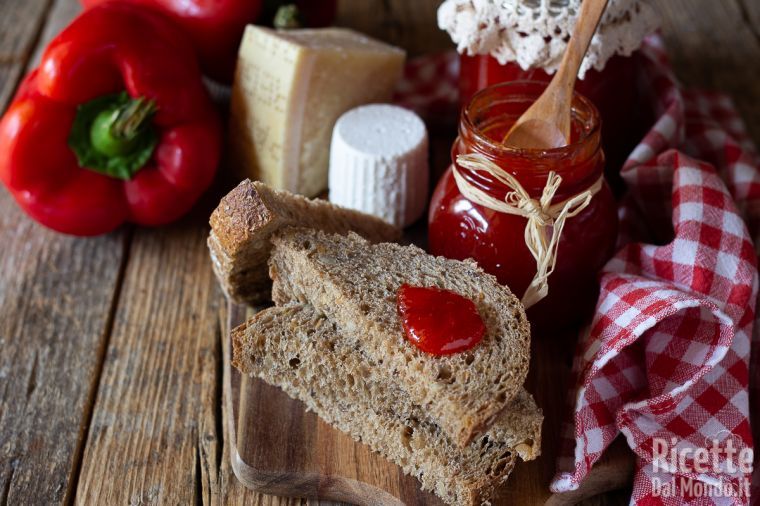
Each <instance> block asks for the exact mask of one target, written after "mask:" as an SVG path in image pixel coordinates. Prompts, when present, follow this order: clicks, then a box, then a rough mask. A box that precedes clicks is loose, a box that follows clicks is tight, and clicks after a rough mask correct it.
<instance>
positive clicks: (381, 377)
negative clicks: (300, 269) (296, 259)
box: [232, 305, 543, 506]
mask: <svg viewBox="0 0 760 506" xmlns="http://www.w3.org/2000/svg"><path fill="white" fill-rule="evenodd" d="M232 337H233V364H234V365H235V366H236V367H237V368H238V369H240V370H241V371H242V372H243V373H246V374H251V375H255V376H258V377H261V378H262V379H263V380H264V381H266V382H268V383H270V384H273V385H276V386H278V387H280V388H282V389H283V390H285V392H286V393H288V395H290V396H291V397H294V398H296V399H299V400H301V401H303V402H304V403H306V405H307V407H308V408H310V409H312V410H313V411H315V412H316V413H317V414H318V415H319V416H320V417H322V418H323V419H324V420H325V421H327V422H328V423H331V424H333V425H334V426H336V427H337V428H338V429H340V430H342V431H344V432H346V433H348V434H349V435H351V436H352V437H353V438H354V439H356V440H358V441H361V442H363V443H365V444H367V445H369V446H370V447H371V448H372V449H373V450H375V451H377V452H379V453H381V454H383V455H384V456H386V457H387V458H388V459H389V460H391V461H392V462H394V463H396V464H398V465H399V466H400V467H401V468H402V469H403V470H404V472H406V473H408V474H411V475H413V476H415V477H417V478H418V479H419V480H420V482H421V483H422V485H423V488H425V489H426V490H430V491H433V492H434V493H435V494H437V495H438V496H439V497H441V498H442V499H443V500H444V501H445V502H446V503H448V504H452V505H468V506H469V505H475V504H481V503H482V502H483V501H487V500H488V499H489V498H490V497H491V494H492V492H493V490H494V488H495V487H497V486H499V485H500V484H501V483H503V482H504V481H506V479H507V477H508V476H509V473H510V472H511V470H512V468H513V466H514V464H515V460H516V457H517V456H520V457H521V458H522V459H523V460H532V459H534V458H536V457H537V456H538V454H539V452H540V448H541V442H540V438H541V422H542V418H543V417H542V415H541V411H540V409H538V407H537V406H536V404H535V402H534V401H533V398H532V397H531V396H530V394H528V393H527V392H526V391H525V390H524V389H520V390H519V391H518V393H517V395H516V396H515V398H514V399H513V400H512V401H511V402H510V403H509V404H508V406H507V408H506V409H505V410H504V411H503V413H502V414H501V415H500V416H499V417H498V418H497V419H496V421H495V422H494V424H493V426H492V427H491V428H490V429H489V430H488V431H487V432H486V433H485V434H484V435H482V436H481V437H480V438H478V439H476V440H474V441H473V442H472V443H471V444H469V445H467V446H465V447H464V448H462V447H460V446H459V445H458V444H454V443H453V442H452V441H451V440H450V439H449V438H448V437H447V436H446V435H445V434H444V433H443V432H442V431H441V430H440V427H439V426H438V425H437V424H436V423H435V421H434V420H433V419H431V418H430V417H429V414H428V413H427V411H426V410H424V409H422V408H421V407H420V406H418V405H415V404H413V403H412V402H411V401H410V400H409V397H408V396H407V395H406V394H405V393H404V392H403V391H402V390H401V389H399V388H398V386H396V385H395V384H394V380H393V378H392V377H390V376H389V375H387V374H386V372H385V370H384V369H383V368H382V367H378V365H377V364H376V363H374V362H372V361H371V360H369V359H367V357H365V356H363V355H362V354H361V352H359V351H357V350H356V349H354V347H353V346H352V344H351V343H352V340H351V339H347V338H345V336H343V335H341V334H340V333H339V331H338V330H337V329H336V326H335V325H334V324H333V323H331V322H330V321H329V320H328V319H327V318H326V317H324V316H322V315H321V314H319V313H318V312H317V311H316V310H315V309H314V308H312V307H311V306H308V305H292V306H283V307H274V308H270V309H266V310H264V311H261V312H260V313H258V314H257V315H256V316H254V317H253V318H251V319H250V320H249V321H248V322H247V323H245V324H243V325H242V326H240V327H238V328H236V329H235V330H234V331H233V332H232Z"/></svg>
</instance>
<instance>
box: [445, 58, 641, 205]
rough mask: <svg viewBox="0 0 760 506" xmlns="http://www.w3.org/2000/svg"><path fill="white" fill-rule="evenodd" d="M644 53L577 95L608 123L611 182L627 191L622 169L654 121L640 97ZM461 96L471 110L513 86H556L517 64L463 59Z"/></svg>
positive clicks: (591, 80) (591, 77)
mask: <svg viewBox="0 0 760 506" xmlns="http://www.w3.org/2000/svg"><path fill="white" fill-rule="evenodd" d="M643 58H644V56H642V54H641V52H640V51H635V52H634V53H633V54H632V55H631V56H621V55H615V56H613V57H612V58H610V59H609V60H608V61H607V63H606V65H605V66H604V69H603V70H601V71H599V70H595V69H589V70H588V71H587V72H586V74H585V76H584V78H583V79H578V80H577V81H576V84H575V86H576V91H578V93H580V94H581V95H584V96H585V97H587V98H588V99H589V100H591V102H592V103H593V104H594V105H595V106H596V107H597V109H598V110H599V113H600V115H601V118H602V145H603V146H604V152H605V154H606V155H607V177H608V179H609V181H610V183H611V184H612V185H613V187H615V189H616V190H618V189H622V179H620V176H619V173H620V168H621V167H622V166H623V163H624V162H625V160H626V158H627V157H628V155H629V154H630V153H631V151H633V148H635V147H636V144H638V142H639V141H640V140H641V139H642V138H643V137H644V134H645V133H646V131H647V129H648V128H649V126H651V123H652V120H653V117H652V114H651V112H650V111H649V108H648V107H644V106H646V104H645V97H644V94H642V93H640V89H641V87H640V85H639V75H640V73H641V72H640V69H641V66H642V59H643ZM459 72H460V73H459V93H460V100H461V104H462V105H464V104H467V103H468V102H469V101H470V99H471V98H472V96H473V95H475V93H476V92H478V91H479V90H482V89H483V88H486V87H487V86H491V85H494V84H499V83H508V82H513V81H525V80H530V81H542V82H547V83H548V82H549V81H551V79H552V77H553V75H549V74H547V73H546V72H544V71H543V70H542V69H531V70H523V69H522V68H521V67H520V65H518V64H517V63H516V62H509V63H507V64H506V65H502V64H500V63H499V62H498V60H496V58H494V57H493V56H490V55H476V56H467V55H461V56H460V71H459Z"/></svg>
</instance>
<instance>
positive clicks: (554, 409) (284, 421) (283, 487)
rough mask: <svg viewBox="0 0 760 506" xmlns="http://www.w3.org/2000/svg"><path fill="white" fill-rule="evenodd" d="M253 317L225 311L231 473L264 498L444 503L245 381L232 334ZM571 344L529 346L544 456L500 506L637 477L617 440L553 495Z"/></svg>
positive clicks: (269, 390)
mask: <svg viewBox="0 0 760 506" xmlns="http://www.w3.org/2000/svg"><path fill="white" fill-rule="evenodd" d="M255 312H256V311H255V310H254V309H252V308H247V307H245V306H242V305H237V304H232V303H230V305H229V319H228V325H229V327H228V329H227V330H228V331H227V334H226V338H225V340H224V342H225V347H224V348H225V350H224V353H225V363H224V367H225V370H224V383H225V392H224V394H225V402H227V403H228V406H227V407H228V412H229V413H231V416H230V417H229V427H228V437H229V440H230V441H231V443H232V444H231V448H232V449H233V451H232V452H231V458H232V468H233V470H234V472H235V475H236V476H237V478H238V479H239V480H240V482H241V483H243V485H245V486H246V487H249V488H251V489H254V490H256V491H259V492H264V493H268V494H274V495H284V496H293V497H316V498H321V499H328V500H335V501H343V502H348V503H353V504H360V505H368V506H369V505H372V506H375V505H379V506H386V505H401V504H408V505H431V506H433V505H435V506H439V505H442V504H443V503H442V502H441V501H440V500H439V499H438V498H437V497H436V496H434V495H433V494H431V493H428V492H423V491H422V490H421V489H420V485H419V482H418V481H417V480H416V479H415V478H412V477H409V476H406V475H404V474H403V473H402V472H401V469H400V468H399V467H398V466H396V465H395V464H392V463H391V462H389V461H387V460H385V459H384V458H383V457H381V456H380V455H378V454H376V453H374V452H372V451H371V450H370V449H369V448H368V447H367V446H365V445H362V444H360V443H357V442H355V441H354V440H353V439H351V438H350V437H349V436H347V435H346V434H343V433H342V432H340V431H338V430H336V429H333V428H332V427H330V426H329V425H328V424H326V423H325V422H323V421H322V420H321V419H319V417H317V416H316V415H315V414H314V413H307V412H306V410H305V409H304V405H303V404H302V403H301V402H300V401H296V400H293V399H291V398H290V397H288V396H287V395H286V394H285V393H284V392H282V391H281V390H279V389H278V388H275V387H272V386H269V385H267V384H266V383H264V382H263V381H261V380H259V379H255V378H249V377H246V376H243V375H242V374H240V373H239V372H238V371H237V369H235V368H234V367H232V366H231V365H230V347H231V343H230V338H229V329H231V328H234V327H235V326H237V325H239V324H240V323H243V322H244V321H245V320H246V319H247V318H248V317H250V316H252V315H253V314H255ZM572 340H573V336H572V335H570V336H556V335H555V336H553V338H551V339H548V338H536V337H534V338H533V344H532V354H531V355H532V359H531V372H530V374H529V377H528V381H527V383H526V387H527V389H528V391H530V392H531V393H532V394H533V395H534V396H535V397H536V401H537V402H538V404H539V406H541V408H542V409H543V411H544V416H545V420H544V425H543V434H542V439H543V442H542V443H543V444H542V456H541V457H540V458H539V459H537V460H534V461H532V462H527V463H522V462H518V464H517V467H516V468H515V470H514V472H513V473H512V476H511V477H510V479H509V481H508V483H507V484H506V485H505V486H504V487H503V488H502V489H501V490H500V491H499V492H498V494H497V498H496V500H495V501H494V504H519V505H526V506H530V505H539V504H553V505H561V504H575V503H577V502H578V501H580V500H582V499H584V498H588V497H592V496H596V495H598V494H601V493H603V492H606V491H610V490H615V489H619V488H622V487H626V486H627V485H628V484H629V483H630V481H631V478H632V476H633V455H632V454H631V452H630V450H628V448H627V447H626V446H625V443H624V442H623V441H622V440H619V441H616V443H615V444H614V445H613V447H612V448H611V449H610V451H608V452H607V455H606V456H605V458H604V459H603V460H602V461H600V462H599V463H598V464H597V465H596V466H595V468H594V470H593V471H592V473H591V475H590V476H589V478H588V479H587V480H586V481H585V482H584V487H583V488H582V489H581V490H579V491H577V492H574V493H572V494H562V495H554V496H552V495H551V494H550V492H549V480H550V479H551V477H552V475H553V473H554V466H555V458H556V455H557V443H558V440H557V439H558V438H557V436H558V435H559V433H560V423H561V417H562V412H563V406H564V405H565V396H566V395H567V392H568V389H569V386H568V376H569V371H570V365H571V360H572Z"/></svg>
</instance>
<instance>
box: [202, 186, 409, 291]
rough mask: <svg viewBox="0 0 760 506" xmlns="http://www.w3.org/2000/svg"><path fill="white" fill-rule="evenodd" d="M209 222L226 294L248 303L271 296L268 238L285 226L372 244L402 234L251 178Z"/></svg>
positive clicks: (379, 222) (213, 257)
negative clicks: (356, 237)
mask: <svg viewBox="0 0 760 506" xmlns="http://www.w3.org/2000/svg"><path fill="white" fill-rule="evenodd" d="M209 221H210V223H211V233H210V234H209V238H208V247H209V253H210V254H211V261H212V265H213V268H214V273H215V274H216V277H217V279H218V280H219V283H220V284H221V285H222V288H223V289H224V292H225V293H226V294H227V296H228V297H230V298H231V299H233V300H235V301H237V302H245V303H247V304H251V305H255V304H260V303H262V302H265V301H267V300H269V294H270V289H271V286H272V282H271V280H270V279H269V270H268V268H267V260H269V252H270V250H271V249H272V244H271V242H270V240H269V239H270V237H271V235H272V234H273V233H274V232H276V231H278V230H280V229H282V228H284V227H288V226H293V225H298V226H302V227H303V226H306V227H313V228H318V229H321V230H326V231H329V232H334V233H347V232H348V231H350V230H352V231H355V232H357V233H359V234H361V235H362V236H364V237H367V238H368V239H369V240H371V241H373V242H380V241H394V240H396V239H398V238H399V237H400V236H401V231H400V230H399V229H398V228H396V227H394V226H392V225H390V224H388V223H385V222H384V221H383V220H381V219H380V218H376V217H374V216H370V215H368V214H364V213H361V212H358V211H352V210H350V209H344V208H341V207H338V206H335V205H333V204H330V203H329V202H327V201H325V200H309V199H307V198H304V197H302V196H301V195H294V194H292V193H289V192H286V191H277V190H273V189H272V188H269V187H268V186H267V185H265V184H263V183H261V182H252V181H249V180H245V181H243V182H241V183H240V184H239V185H238V186H237V187H236V188H235V189H233V190H232V191H231V192H230V193H228V194H227V195H226V196H225V197H223V198H222V200H221V202H219V206H218V207H217V208H216V209H215V210H214V212H213V213H211V219H210V220H209Z"/></svg>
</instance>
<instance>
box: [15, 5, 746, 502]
mask: <svg viewBox="0 0 760 506" xmlns="http://www.w3.org/2000/svg"><path fill="white" fill-rule="evenodd" d="M438 3H439V0H415V1H414V2H409V1H406V0H363V1H356V0H343V1H342V2H341V4H340V14H339V24H344V25H350V26H353V27H356V28H358V29H360V30H363V31H366V32H368V33H371V34H373V35H375V36H378V37H381V38H385V39H387V40H389V41H391V42H394V43H396V44H399V45H402V46H405V47H407V48H408V49H409V50H410V52H411V53H412V54H416V53H420V52H424V51H430V50H436V49H441V48H446V47H449V46H450V41H449V40H448V37H447V36H446V35H445V34H443V33H441V32H439V31H438V30H437V28H436V27H435V23H434V19H435V14H434V12H435V8H436V6H437V4H438ZM655 3H656V4H657V6H658V8H659V9H660V11H661V12H662V15H663V31H664V34H665V36H666V39H667V42H668V45H669V48H670V50H671V53H672V55H673V58H674V61H675V64H676V67H677V69H678V72H679V75H680V76H681V78H682V79H683V80H684V81H685V82H686V83H688V84H694V85H700V86H708V87H713V88H716V89H721V90H725V91H727V92H729V93H730V94H731V95H733V97H734V98H735V100H736V103H737V104H738V106H739V108H740V110H741V112H742V115H743V116H744V119H745V120H746V122H747V124H748V126H749V129H750V131H751V132H752V134H753V136H754V138H755V140H757V141H759V142H760V29H758V27H759V26H760V2H758V1H757V0H725V1H721V2H715V1H712V0H656V2H655ZM78 10H79V6H78V3H77V1H76V0H0V105H1V106H2V109H4V107H5V105H6V104H7V103H8V101H9V100H10V98H11V97H12V95H13V93H14V90H15V88H16V86H17V83H18V81H19V79H20V78H21V77H22V75H23V74H24V73H25V72H26V71H27V70H28V69H29V68H31V67H32V66H34V64H35V62H36V61H37V59H38V58H39V52H40V48H42V47H43V46H44V45H45V43H46V42H47V41H48V40H49V39H50V38H51V37H52V36H53V35H55V34H56V33H57V32H58V31H59V30H60V29H61V28H62V27H63V26H64V25H65V24H66V23H67V22H68V21H69V20H70V19H71V18H72V17H73V16H74V15H75V14H76V13H77V12H78ZM217 186H218V187H217V188H215V189H214V191H212V192H211V194H210V195H209V196H208V197H207V198H206V200H205V201H204V202H203V203H201V204H200V205H199V206H197V209H196V210H194V211H193V213H191V216H188V217H187V218H185V219H183V220H182V221H180V222H179V223H176V224H174V225H172V226H169V227H164V228H161V229H145V228H134V227H123V228H122V229H120V230H118V231H117V232H114V233H112V234H109V235H107V236H104V237H98V238H93V239H76V238H72V237H66V236H62V235H58V234H55V233H52V232H50V231H48V230H45V229H43V228H42V227H40V226H39V225H37V224H36V223H34V222H32V221H31V220H29V219H28V218H27V217H26V216H25V215H24V214H23V213H22V212H21V211H20V210H19V209H18V208H17V207H16V205H15V203H14V202H13V200H12V198H11V197H10V196H9V195H8V193H7V192H6V191H5V190H4V189H2V190H0V505H5V504H11V505H16V504H30V503H33V504H54V503H72V502H77V503H84V504H134V505H137V504H158V503H161V504H200V503H203V504H244V503H245V504H277V505H284V504H300V503H301V501H300V500H297V499H283V498H276V497H268V496H262V495H258V494H256V493H253V492H250V491H248V490H246V489H245V488H243V487H242V486H241V485H240V484H239V483H238V482H237V480H236V479H235V477H234V475H233V474H232V471H231V469H230V464H229V454H228V452H229V447H228V442H227V441H226V440H225V437H224V430H223V428H224V427H226V420H225V417H226V416H227V413H226V412H225V410H224V409H223V404H222V402H221V395H222V386H221V381H222V379H221V376H222V353H221V338H222V328H223V325H224V321H225V317H226V315H225V312H226V309H225V301H224V298H223V296H222V294H221V291H220V290H219V289H218V287H217V285H216V282H215V280H214V277H213V275H212V273H211V268H210V263H209V260H208V254H207V250H206V244H205V239H206V234H207V217H208V214H209V212H210V210H211V209H212V208H213V205H214V203H215V202H217V201H218V198H219V196H220V195H221V194H222V192H223V191H224V190H226V189H227V188H224V187H223V186H224V185H223V184H221V183H220V184H219V185H217ZM620 501H624V502H625V498H624V494H622V495H621V494H618V495H617V496H615V495H613V496H608V497H607V498H606V499H603V500H598V501H595V502H597V503H611V502H612V503H614V502H620ZM311 502H312V503H316V501H311Z"/></svg>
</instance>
